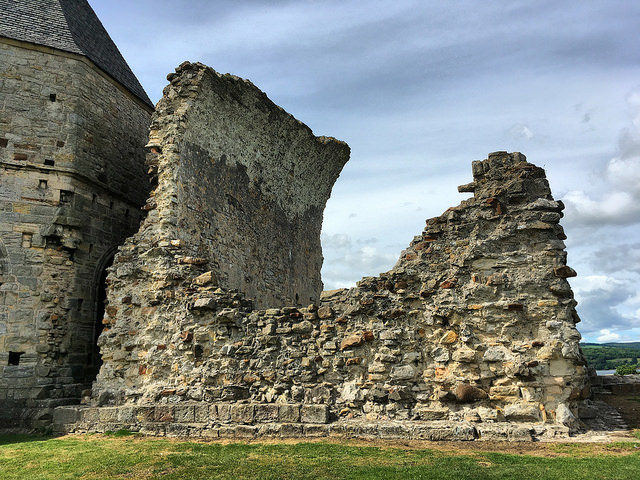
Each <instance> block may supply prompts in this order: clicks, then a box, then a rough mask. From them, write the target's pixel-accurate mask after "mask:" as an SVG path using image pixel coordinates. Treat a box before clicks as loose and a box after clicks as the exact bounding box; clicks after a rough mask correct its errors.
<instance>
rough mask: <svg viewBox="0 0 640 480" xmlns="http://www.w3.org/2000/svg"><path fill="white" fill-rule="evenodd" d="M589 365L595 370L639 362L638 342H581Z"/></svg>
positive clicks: (612, 368) (639, 349)
mask: <svg viewBox="0 0 640 480" xmlns="http://www.w3.org/2000/svg"><path fill="white" fill-rule="evenodd" d="M581 347H582V351H583V353H584V356H585V357H586V358H587V362H588V364H589V366H590V367H593V368H595V369H596V370H615V369H616V368H617V367H619V366H621V365H638V363H640V343H637V342H636V343H633V344H594V343H584V344H581Z"/></svg>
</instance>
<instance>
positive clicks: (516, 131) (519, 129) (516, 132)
mask: <svg viewBox="0 0 640 480" xmlns="http://www.w3.org/2000/svg"><path fill="white" fill-rule="evenodd" d="M509 133H511V135H512V136H513V137H515V138H516V139H524V140H531V139H532V138H533V132H532V131H531V129H530V128H529V127H528V126H526V125H522V124H517V125H514V126H513V127H511V128H510V129H509Z"/></svg>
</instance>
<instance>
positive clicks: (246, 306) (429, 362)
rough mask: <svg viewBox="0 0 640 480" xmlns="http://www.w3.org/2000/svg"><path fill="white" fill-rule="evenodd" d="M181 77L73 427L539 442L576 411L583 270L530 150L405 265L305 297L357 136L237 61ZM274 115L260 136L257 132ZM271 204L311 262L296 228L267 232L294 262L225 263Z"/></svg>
mask: <svg viewBox="0 0 640 480" xmlns="http://www.w3.org/2000/svg"><path fill="white" fill-rule="evenodd" d="M169 78H170V81H171V85H170V86H169V87H167V89H166V90H165V97H164V99H163V100H162V101H161V103H160V105H159V108H158V111H157V112H156V114H155V116H154V119H153V122H152V129H151V131H152V133H151V140H150V148H151V149H152V151H153V152H154V154H153V155H152V156H151V162H152V164H153V165H154V166H157V169H158V173H157V175H158V183H157V187H156V189H155V190H154V192H153V193H152V195H151V197H150V199H149V201H148V202H147V205H148V207H147V208H148V209H150V214H149V216H148V217H147V219H146V220H145V221H144V222H143V224H142V226H141V228H140V231H139V232H138V233H137V234H136V235H135V236H134V237H132V238H131V239H129V240H127V242H126V243H125V245H124V246H123V247H121V248H120V250H119V253H118V254H117V256H116V258H115V263H114V266H113V267H112V268H111V273H110V275H109V289H108V306H107V309H106V316H105V318H104V323H105V327H106V328H105V330H104V331H103V333H102V335H101V337H100V341H99V345H100V351H101V354H102V360H103V365H102V368H101V370H100V373H99V375H98V378H97V380H96V382H95V383H94V386H93V390H92V396H91V398H90V399H87V403H88V405H86V406H83V407H73V408H60V409H58V410H57V411H56V417H57V418H56V421H57V425H58V427H59V428H61V429H62V430H65V431H105V430H117V429H119V428H128V429H133V430H139V431H143V432H148V433H158V434H174V435H202V436H211V437H218V436H220V437H223V436H249V437H251V436H256V435H272V436H299V435H331V434H347V435H365V436H379V437H391V436H396V437H407V438H429V439H474V438H478V437H480V438H502V439H531V438H534V437H555V436H562V435H567V434H569V432H570V431H572V430H575V429H576V428H578V427H579V420H578V419H577V416H578V408H579V406H580V404H581V402H582V401H583V400H584V399H585V398H587V397H588V396H589V382H588V377H587V368H586V364H585V360H584V358H583V356H582V354H581V352H580V349H579V339H580V335H579V334H578V332H577V330H576V327H575V324H576V323H577V322H578V321H579V318H578V316H577V314H576V311H575V305H576V302H575V301H574V299H573V294H572V291H571V288H570V287H569V284H568V282H567V280H566V278H567V277H571V276H573V275H575V272H574V271H573V270H572V269H571V268H570V267H568V266H567V265H566V253H565V251H564V248H565V245H564V242H563V240H564V238H565V236H564V233H563V230H562V227H561V226H560V225H559V221H560V218H561V217H562V209H563V205H562V203H561V202H557V201H555V200H554V199H553V197H552V195H551V192H550V189H549V184H548V182H547V180H546V178H545V174H544V171H543V170H542V169H541V168H539V167H536V166H535V165H533V164H531V163H528V162H527V161H526V159H525V157H524V155H522V154H520V153H506V152H496V153H493V154H490V155H489V158H488V159H486V160H483V161H477V162H474V163H473V182H472V183H470V184H468V185H464V186H462V187H460V190H461V191H464V192H473V197H471V198H469V199H467V200H464V201H463V202H462V203H461V204H460V205H459V206H457V207H454V208H450V209H448V210H447V211H446V212H444V213H443V214H442V215H441V216H439V217H436V218H432V219H429V220H427V223H426V228H425V229H424V231H423V232H422V233H421V234H420V235H418V236H417V237H415V238H414V239H413V240H412V241H411V243H410V245H409V247H408V248H407V249H406V250H405V251H403V252H402V254H401V257H400V259H399V260H398V263H397V264H396V265H395V267H394V268H393V269H392V270H390V271H388V272H386V273H384V274H381V275H380V276H378V277H367V278H364V279H362V280H361V281H360V282H359V283H358V285H357V287H355V288H352V289H345V290H337V291H330V292H324V293H323V295H322V297H321V298H320V300H319V301H318V302H314V303H312V304H310V305H308V306H305V307H301V306H296V305H295V304H296V303H300V302H296V301H295V299H292V298H291V295H292V293H293V292H294V291H295V289H300V291H306V290H304V289H305V288H307V287H308V288H310V289H311V290H309V291H314V290H313V289H314V288H316V287H315V285H317V281H318V280H317V279H316V274H317V273H318V271H319V265H318V266H317V269H318V270H316V265H315V262H316V259H319V258H320V252H319V250H315V251H314V250H312V248H313V245H314V244H315V242H316V237H315V235H316V234H318V233H319V221H320V217H319V216H317V217H313V215H311V216H309V212H315V213H314V214H316V215H321V211H322V208H323V207H324V202H325V201H326V198H327V197H328V195H329V192H330V189H331V185H332V184H333V181H334V180H335V177H336V176H337V174H338V172H339V170H340V168H342V165H343V164H344V162H345V161H346V155H347V152H348V150H347V147H346V146H345V145H343V144H341V143H339V142H336V141H333V140H329V139H323V138H320V139H316V138H314V137H312V136H310V132H308V130H306V127H303V126H302V125H300V124H296V123H293V122H295V121H294V120H293V119H292V118H291V117H289V116H287V115H286V114H284V112H282V111H281V110H279V109H277V108H275V107H274V106H273V104H271V103H270V102H267V100H266V99H265V97H263V96H262V94H261V92H259V91H258V90H257V89H255V87H253V86H251V85H250V84H248V83H245V82H243V81H242V80H239V79H237V78H235V77H229V76H221V75H218V74H216V73H215V72H213V71H212V70H210V69H208V68H206V67H204V66H202V65H198V64H183V65H182V66H181V67H180V68H178V70H177V72H176V74H172V75H170V76H169ZM201 101H202V102H201ZM200 103H202V104H201V105H200ZM212 111H213V112H224V114H225V115H224V116H225V118H228V119H230V123H229V124H228V125H227V124H226V123H224V122H222V124H223V125H225V126H224V127H223V126H221V120H220V115H216V114H211V113H210V112H212ZM231 120H233V121H231ZM225 121H226V120H225ZM237 123H239V125H240V126H238V125H237ZM265 123H266V125H265ZM267 125H268V126H267ZM263 129H268V134H266V136H265V137H264V138H262V142H263V143H261V144H260V146H259V147H258V146H257V145H254V144H252V143H251V142H250V141H249V139H251V138H253V137H254V134H255V132H256V131H258V132H259V131H262V130H263ZM282 130H286V131H287V133H285V132H283V131H282ZM206 132H213V134H212V135H209V136H207V135H205V133H206ZM223 132H224V133H225V135H222V133H223ZM274 132H280V133H279V134H277V135H276V134H275V133H274ZM294 137H295V138H296V139H297V140H296V142H298V143H296V145H297V144H302V145H303V146H304V151H306V152H307V153H306V154H304V156H302V155H303V154H302V151H298V153H297V154H296V155H298V156H302V157H301V159H300V160H299V161H298V162H297V163H296V162H294V164H295V166H294V167H292V168H293V170H291V173H290V174H288V173H287V169H288V168H289V164H288V163H287V162H286V161H284V160H283V159H286V155H285V156H283V155H273V157H270V156H269V152H270V151H272V150H271V148H272V146H273V145H274V144H275V145H276V146H278V148H280V147H279V146H280V145H281V144H280V143H279V142H280V141H281V139H291V138H294ZM228 138H232V139H235V140H233V141H231V143H227V142H230V140H228ZM238 139H241V141H240V140H238ZM282 141H284V140H282ZM286 141H290V140H286ZM264 142H266V145H265V143H264ZM273 151H277V150H276V149H275V148H274V150H273ZM231 152H233V153H231ZM247 152H250V154H248V153H247ZM321 155H322V157H321ZM271 158H273V159H278V161H275V160H274V161H273V162H272V160H271ZM322 158H323V159H324V161H323V160H321V159H322ZM304 161H308V162H310V165H311V166H310V168H312V169H314V174H313V175H309V176H307V175H305V167H302V166H301V164H302V163H304ZM320 164H323V165H325V167H324V168H326V170H318V168H320V167H319V165H320ZM283 167H284V169H283ZM299 169H301V174H300V177H298V175H297V172H299V171H300V170H299ZM196 172H200V173H199V174H196ZM218 175H219V176H220V178H222V179H224V180H223V181H221V182H220V183H215V182H217V181H218V180H217V176H218ZM287 175H288V177H287ZM211 177H213V178H211ZM287 179H288V180H289V181H288V182H287ZM236 182H237V183H238V185H236ZM212 188H214V190H211V189H212ZM216 189H217V190H216ZM292 200H295V201H292ZM225 202H226V203H225ZM261 205H264V206H265V208H266V209H276V211H277V216H278V217H284V218H278V219H276V218H275V217H272V216H271V213H268V214H265V216H264V217H263V218H262V219H261V221H260V223H259V226H260V229H265V230H266V232H267V233H268V234H269V235H273V234H274V233H275V232H276V231H277V230H279V229H280V228H281V227H280V223H279V222H280V221H285V222H286V225H287V228H288V230H287V232H293V233H292V234H291V235H285V236H286V237H287V239H288V240H290V241H292V242H293V243H292V244H291V252H293V256H294V258H295V256H296V255H298V254H299V253H300V252H301V250H304V251H305V252H306V251H307V250H306V249H307V248H309V249H311V250H309V252H310V253H311V257H310V259H309V262H310V264H307V265H304V266H303V267H302V268H298V266H297V264H296V263H295V261H293V263H287V257H288V255H284V257H283V256H282V250H281V249H282V248H283V247H284V248H285V250H284V251H285V252H286V248H287V244H285V243H282V242H283V241H282V240H277V241H276V242H277V243H275V244H274V246H273V247H269V248H275V249H276V251H275V254H276V258H275V259H269V261H270V262H275V263H276V264H278V265H282V264H284V265H286V266H287V267H288V268H290V269H291V270H289V271H290V272H291V275H292V276H289V274H283V275H281V276H277V275H274V274H273V273H274V271H273V270H272V269H265V270H262V264H261V263H260V262H264V261H265V260H264V259H253V258H252V256H251V255H249V256H248V257H247V258H246V261H247V262H248V263H246V264H245V265H244V267H243V268H241V269H240V270H236V269H235V264H233V263H231V264H230V263H224V262H221V261H220V260H221V258H225V259H226V258H229V257H225V255H229V256H233V257H234V258H235V256H236V255H241V253H239V252H238V250H242V249H238V248H237V246H236V245H228V244H225V241H226V240H225V239H224V238H223V237H222V236H221V234H224V232H226V231H230V232H231V235H236V234H237V233H239V234H243V233H246V232H247V231H249V230H247V229H249V226H248V224H245V218H241V219H238V218H235V217H236V216H244V215H246V214H249V215H253V212H252V210H254V209H256V208H260V206H261ZM247 212H248V213H247ZM300 215H301V216H300ZM309 218H312V219H313V218H315V220H313V221H317V222H318V225H316V224H312V225H311V228H312V230H313V232H312V233H313V238H311V237H298V236H297V233H295V232H296V228H297V227H296V225H297V224H296V223H295V222H296V221H297V220H300V219H303V220H304V221H305V222H306V221H308V219H309ZM193 222H196V223H193ZM250 223H251V224H253V222H250ZM216 232H218V233H216ZM216 235H219V236H216ZM254 235H255V236H254V237H249V238H248V239H247V242H248V243H240V245H242V246H243V247H242V248H244V246H245V245H247V246H248V245H252V242H255V241H256V240H257V239H260V238H262V237H261V236H260V235H262V234H261V233H259V232H256V233H254ZM290 237H291V238H290ZM218 242H220V243H218ZM264 247H265V246H263V245H253V248H255V249H256V250H255V252H264V251H265V250H261V249H263V248H264ZM318 248H319V244H318ZM254 260H255V262H257V263H252V262H254ZM254 265H255V270H254V269H253V266H254ZM282 271H283V272H285V271H286V270H282ZM236 272H243V273H242V274H243V275H245V278H244V279H243V278H241V277H237V276H236ZM305 274H306V275H309V276H310V278H304V275H305ZM300 275H303V276H302V277H301V276H300ZM247 276H250V277H249V278H247ZM291 278H293V280H290V279H291ZM278 279H282V281H283V282H284V283H283V284H282V285H278V284H275V283H272V282H277V281H278ZM252 282H253V283H252ZM261 282H263V283H261ZM292 286H294V287H295V288H294V290H292V289H291V287H292ZM263 292H267V294H266V296H263V297H261V298H256V294H257V293H259V294H261V293H263ZM265 298H266V299H267V300H265ZM252 300H254V301H252ZM298 300H303V298H298ZM256 303H257V304H258V308H262V307H260V306H268V307H271V308H263V309H256V308H255V305H256ZM287 305H290V306H287Z"/></svg>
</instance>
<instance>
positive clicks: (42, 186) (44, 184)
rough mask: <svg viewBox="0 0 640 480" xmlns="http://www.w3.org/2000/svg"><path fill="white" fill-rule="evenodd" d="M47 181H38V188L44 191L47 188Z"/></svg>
mask: <svg viewBox="0 0 640 480" xmlns="http://www.w3.org/2000/svg"><path fill="white" fill-rule="evenodd" d="M47 185H48V184H47V181H46V180H40V182H39V183H38V188H39V189H41V190H45V189H46V188H47Z"/></svg>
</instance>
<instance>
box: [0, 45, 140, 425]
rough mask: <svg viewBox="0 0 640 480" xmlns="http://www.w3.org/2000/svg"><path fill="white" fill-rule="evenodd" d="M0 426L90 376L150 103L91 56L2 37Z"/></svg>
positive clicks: (43, 418)
mask: <svg viewBox="0 0 640 480" xmlns="http://www.w3.org/2000/svg"><path fill="white" fill-rule="evenodd" d="M0 92H1V94H0V428H2V427H18V426H22V427H28V426H44V425H47V424H48V423H50V422H51V418H52V411H53V407H55V406H57V405H64V404H68V403H74V402H75V403H77V402H78V401H79V400H80V397H81V393H82V391H83V390H85V389H88V388H89V387H90V385H91V382H92V381H93V379H94V378H95V375H96V373H97V367H98V365H99V356H98V351H97V346H96V340H97V334H98V333H99V326H100V323H98V322H97V317H98V316H100V317H101V315H100V314H99V310H100V306H99V304H98V303H99V298H98V289H99V287H100V285H99V283H100V273H101V269H102V268H104V267H105V266H106V264H107V263H108V262H109V261H110V259H111V258H112V256H113V253H114V250H115V247H116V246H117V245H119V244H121V243H122V242H123V241H124V239H125V238H127V237H128V236H130V235H132V234H133V233H134V232H135V231H136V230H137V228H138V225H139V222H140V219H141V216H142V215H141V213H142V212H141V211H140V207H141V206H142V205H143V204H144V201H145V199H146V197H147V195H148V190H149V182H148V180H147V179H146V175H145V167H144V158H145V152H144V144H145V142H146V139H147V133H148V125H149V121H150V111H149V110H150V109H149V108H148V107H146V106H143V104H142V103H141V102H140V101H139V100H137V99H136V98H135V97H134V96H133V95H131V94H130V93H128V92H127V91H125V90H124V89H123V88H122V87H121V86H119V85H118V84H116V83H115V82H114V81H113V80H111V79H109V78H108V77H106V75H105V74H103V73H102V72H101V71H99V70H98V69H97V68H96V67H95V66H93V65H92V64H91V63H90V62H89V61H88V60H87V59H85V58H83V57H79V56H76V55H73V54H65V53H63V52H57V51H55V50H53V49H48V48H45V47H37V46H35V45H31V44H22V43H20V42H15V41H9V40H5V39H0Z"/></svg>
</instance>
